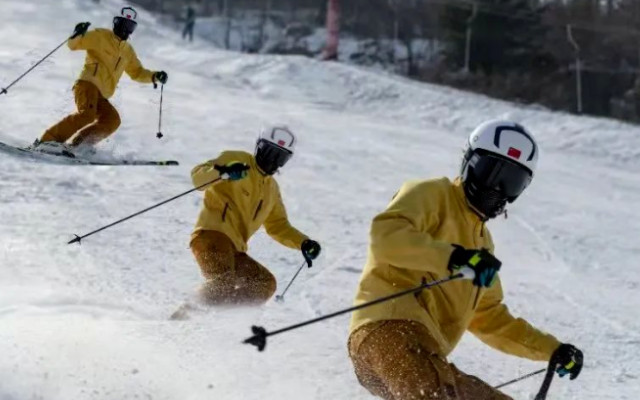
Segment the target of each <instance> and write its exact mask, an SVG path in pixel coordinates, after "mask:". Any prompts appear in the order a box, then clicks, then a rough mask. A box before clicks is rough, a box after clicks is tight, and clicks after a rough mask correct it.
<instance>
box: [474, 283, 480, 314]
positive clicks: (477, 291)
mask: <svg viewBox="0 0 640 400" xmlns="http://www.w3.org/2000/svg"><path fill="white" fill-rule="evenodd" d="M478 300H480V288H476V298H475V300H474V301H473V308H472V310H475V309H476V307H478Z"/></svg>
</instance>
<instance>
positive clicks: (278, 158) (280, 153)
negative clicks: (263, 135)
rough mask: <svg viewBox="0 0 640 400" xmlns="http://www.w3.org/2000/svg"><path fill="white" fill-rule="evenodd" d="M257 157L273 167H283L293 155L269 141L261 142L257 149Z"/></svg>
mask: <svg viewBox="0 0 640 400" xmlns="http://www.w3.org/2000/svg"><path fill="white" fill-rule="evenodd" d="M256 155H258V156H259V157H260V158H262V159H263V160H264V161H268V162H269V163H270V164H272V165H277V166H278V167H283V166H284V165H285V164H286V163H287V161H289V159H290V158H291V156H292V155H293V153H291V152H290V151H288V150H286V149H283V148H282V147H280V146H278V145H276V144H275V143H271V142H269V141H268V140H264V139H263V140H260V141H259V142H258V145H257V147H256Z"/></svg>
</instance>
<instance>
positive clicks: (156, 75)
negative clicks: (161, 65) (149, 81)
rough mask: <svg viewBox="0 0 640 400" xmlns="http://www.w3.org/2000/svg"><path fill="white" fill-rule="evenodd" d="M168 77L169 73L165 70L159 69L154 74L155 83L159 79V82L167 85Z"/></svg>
mask: <svg viewBox="0 0 640 400" xmlns="http://www.w3.org/2000/svg"><path fill="white" fill-rule="evenodd" d="M168 79H169V75H167V73H166V72H164V71H158V72H156V73H154V74H153V82H154V83H155V82H156V81H158V82H160V83H162V84H163V85H166V84H167V80H168Z"/></svg>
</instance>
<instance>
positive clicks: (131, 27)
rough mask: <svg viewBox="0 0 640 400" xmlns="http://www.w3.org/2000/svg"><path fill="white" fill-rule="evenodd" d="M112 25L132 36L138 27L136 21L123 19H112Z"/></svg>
mask: <svg viewBox="0 0 640 400" xmlns="http://www.w3.org/2000/svg"><path fill="white" fill-rule="evenodd" d="M113 23H114V25H117V26H119V27H121V29H123V30H124V31H125V32H127V33H128V34H132V33H133V32H134V31H135V30H136V27H137V26H138V23H137V22H136V21H133V20H130V19H126V18H124V17H115V18H114V19H113Z"/></svg>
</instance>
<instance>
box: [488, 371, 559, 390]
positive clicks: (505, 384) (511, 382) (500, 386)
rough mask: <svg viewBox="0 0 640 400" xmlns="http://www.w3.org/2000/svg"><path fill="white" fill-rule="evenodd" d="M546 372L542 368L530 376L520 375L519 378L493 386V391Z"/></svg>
mask: <svg viewBox="0 0 640 400" xmlns="http://www.w3.org/2000/svg"><path fill="white" fill-rule="evenodd" d="M546 370H547V369H546V368H542V369H541V370H538V371H534V372H532V373H530V374H526V375H522V376H521V377H519V378H516V379H513V380H510V381H509V382H505V383H501V384H499V385H498V386H494V387H493V388H494V389H500V388H503V387H505V386H509V385H511V384H513V383H516V382H520V381H523V380H525V379H528V378H531V377H532V376H536V375H540V374H541V373H543V372H545V371H546Z"/></svg>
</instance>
